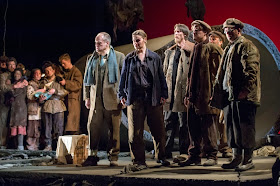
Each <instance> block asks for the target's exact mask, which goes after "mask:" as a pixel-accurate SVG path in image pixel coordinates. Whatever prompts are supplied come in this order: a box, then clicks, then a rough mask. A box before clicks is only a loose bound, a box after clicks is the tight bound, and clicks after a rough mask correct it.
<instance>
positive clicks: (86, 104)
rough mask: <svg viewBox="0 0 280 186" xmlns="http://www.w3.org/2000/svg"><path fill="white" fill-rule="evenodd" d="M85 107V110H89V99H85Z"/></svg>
mask: <svg viewBox="0 0 280 186" xmlns="http://www.w3.org/2000/svg"><path fill="white" fill-rule="evenodd" d="M85 106H86V108H87V109H89V108H90V99H89V98H87V99H86V100H85Z"/></svg>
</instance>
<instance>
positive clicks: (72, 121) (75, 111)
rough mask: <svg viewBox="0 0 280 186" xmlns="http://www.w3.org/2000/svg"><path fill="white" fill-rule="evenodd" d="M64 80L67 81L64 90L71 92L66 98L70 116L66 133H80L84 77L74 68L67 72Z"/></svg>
mask: <svg viewBox="0 0 280 186" xmlns="http://www.w3.org/2000/svg"><path fill="white" fill-rule="evenodd" d="M64 78H65V81H66V84H65V86H64V88H65V89H66V90H67V91H68V92H69V94H68V96H67V98H66V102H67V110H68V116H67V124H66V126H65V131H79V128H80V112H81V91H82V84H83V75H82V73H81V72H80V70H79V69H78V68H77V67H75V66H73V67H72V68H71V69H70V70H67V71H65V77H64Z"/></svg>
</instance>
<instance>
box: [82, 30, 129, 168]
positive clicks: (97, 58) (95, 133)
mask: <svg viewBox="0 0 280 186" xmlns="http://www.w3.org/2000/svg"><path fill="white" fill-rule="evenodd" d="M110 44H111V37H110V35H109V34H108V33H106V32H101V33H99V34H97V36H96V37H95V51H94V52H93V53H92V54H91V55H89V56H88V59H87V63H86V70H85V75H84V83H83V85H84V92H83V97H84V101H85V106H86V107H87V109H90V111H89V116H88V124H87V128H88V134H89V151H88V155H89V156H88V158H87V159H86V160H85V162H84V163H83V164H82V166H96V165H97V162H98V161H99V158H98V157H97V151H98V145H99V141H100V137H101V133H102V130H103V129H104V127H105V126H106V125H108V127H109V140H108V146H107V153H108V158H109V161H110V166H117V165H118V164H117V161H118V154H119V152H120V122H121V110H122V105H121V104H120V100H119V99H118V97H117V93H118V86H119V80H120V71H121V69H122V62H123V60H124V57H125V56H124V54H123V53H120V52H118V51H115V50H114V49H113V47H112V46H111V45H110ZM104 124H105V126H104Z"/></svg>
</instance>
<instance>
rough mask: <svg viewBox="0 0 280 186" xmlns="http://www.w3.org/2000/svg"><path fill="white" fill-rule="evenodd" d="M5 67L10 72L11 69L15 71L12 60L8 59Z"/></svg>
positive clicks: (14, 64)
mask: <svg viewBox="0 0 280 186" xmlns="http://www.w3.org/2000/svg"><path fill="white" fill-rule="evenodd" d="M7 65H8V66H7V69H8V70H9V71H10V72H13V71H15V69H16V63H15V62H14V61H9V62H8V63H7Z"/></svg>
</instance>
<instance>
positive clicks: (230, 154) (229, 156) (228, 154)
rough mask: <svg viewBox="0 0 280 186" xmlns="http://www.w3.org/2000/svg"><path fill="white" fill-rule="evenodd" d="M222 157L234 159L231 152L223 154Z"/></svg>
mask: <svg viewBox="0 0 280 186" xmlns="http://www.w3.org/2000/svg"><path fill="white" fill-rule="evenodd" d="M222 157H223V158H231V157H232V153H231V152H223V153H222Z"/></svg>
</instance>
